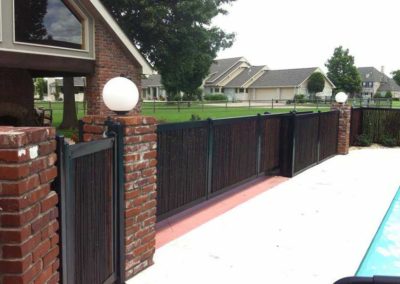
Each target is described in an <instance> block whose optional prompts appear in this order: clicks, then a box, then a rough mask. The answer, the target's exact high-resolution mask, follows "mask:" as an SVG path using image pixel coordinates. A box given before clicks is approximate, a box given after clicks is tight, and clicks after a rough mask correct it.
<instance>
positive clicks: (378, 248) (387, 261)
mask: <svg viewBox="0 0 400 284" xmlns="http://www.w3.org/2000/svg"><path fill="white" fill-rule="evenodd" d="M374 275H382V276H400V189H399V190H398V191H397V194H396V196H395V198H394V199H393V202H392V203H391V205H390V207H389V209H388V211H387V212H386V215H385V217H384V219H383V221H382V223H381V225H380V226H379V229H378V232H377V233H376V235H375V237H374V239H373V241H372V243H371V245H370V247H369V249H368V251H367V253H366V254H365V256H364V259H363V261H362V262H361V265H360V267H359V268H358V270H357V273H356V276H366V277H371V276H374Z"/></svg>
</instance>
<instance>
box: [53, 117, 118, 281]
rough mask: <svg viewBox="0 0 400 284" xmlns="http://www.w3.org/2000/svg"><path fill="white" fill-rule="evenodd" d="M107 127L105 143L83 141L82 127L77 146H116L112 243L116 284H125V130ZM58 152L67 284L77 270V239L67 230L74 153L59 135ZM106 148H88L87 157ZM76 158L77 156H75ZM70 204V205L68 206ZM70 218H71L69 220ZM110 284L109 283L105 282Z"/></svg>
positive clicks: (112, 125) (63, 270)
mask: <svg viewBox="0 0 400 284" xmlns="http://www.w3.org/2000/svg"><path fill="white" fill-rule="evenodd" d="M105 125H106V126H107V128H106V131H105V132H104V134H103V135H104V137H105V140H99V141H94V142H87V143H83V142H82V138H83V135H82V128H81V127H79V128H80V129H79V138H80V139H79V140H80V142H79V143H78V144H77V145H79V144H82V145H84V146H85V145H88V146H92V145H90V144H96V143H101V142H103V143H107V141H109V142H111V143H113V146H112V147H111V148H108V149H113V164H114V165H113V194H114V195H115V199H114V200H113V208H114V212H113V218H114V221H113V223H114V224H113V227H114V228H115V232H114V233H115V234H116V235H114V236H113V238H114V237H117V239H114V243H113V244H112V246H113V248H112V250H113V252H114V255H115V258H114V257H113V260H114V263H113V266H114V267H115V273H116V279H115V282H113V283H115V284H122V283H125V217H124V211H125V196H124V168H123V161H124V140H123V131H124V128H123V126H122V125H121V124H120V123H119V122H114V121H112V120H111V119H108V120H107V121H106V122H105ZM56 140H57V153H58V161H57V165H58V178H57V180H56V191H57V193H58V195H59V200H60V203H59V211H60V216H59V222H60V247H61V252H60V254H61V255H60V274H61V277H60V278H61V282H62V283H64V284H68V279H69V278H68V274H69V273H71V274H72V273H73V272H74V269H71V268H70V267H71V266H73V263H71V262H70V261H68V258H67V251H68V255H71V254H72V255H74V253H75V252H74V251H73V250H71V249H70V247H71V246H72V247H74V246H73V245H71V243H74V241H75V237H74V236H73V234H71V233H69V232H68V230H67V221H66V220H68V219H69V218H71V215H70V214H72V210H71V213H69V212H67V208H71V207H70V206H69V205H70V204H69V202H67V199H66V190H67V187H68V185H67V183H68V179H67V176H68V175H69V174H70V173H69V158H70V157H71V153H70V150H69V149H68V146H69V145H68V144H67V143H66V142H65V138H64V137H63V136H57V137H56ZM103 148H104V145H103V147H101V146H100V147H99V148H97V149H94V150H93V148H91V147H89V149H90V150H89V151H88V149H84V151H83V152H84V154H83V155H85V154H89V153H96V152H98V151H101V150H102V149H103ZM75 158H76V157H75ZM67 203H68V204H67ZM68 216H69V217H68ZM105 283H107V282H105Z"/></svg>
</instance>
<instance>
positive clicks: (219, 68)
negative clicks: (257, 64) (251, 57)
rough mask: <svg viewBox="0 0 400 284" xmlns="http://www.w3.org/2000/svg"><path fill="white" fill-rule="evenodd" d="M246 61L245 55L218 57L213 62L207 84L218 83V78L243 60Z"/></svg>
mask: <svg viewBox="0 0 400 284" xmlns="http://www.w3.org/2000/svg"><path fill="white" fill-rule="evenodd" d="M243 61H246V60H245V59H244V58H243V57H234V58H226V59H217V60H215V61H214V63H213V64H211V67H210V72H209V74H210V76H209V77H208V78H207V79H206V85H207V84H208V85H209V84H216V83H217V79H220V78H221V77H222V76H223V75H224V74H226V73H228V71H230V70H232V69H235V68H236V67H237V66H238V65H240V64H241V62H243Z"/></svg>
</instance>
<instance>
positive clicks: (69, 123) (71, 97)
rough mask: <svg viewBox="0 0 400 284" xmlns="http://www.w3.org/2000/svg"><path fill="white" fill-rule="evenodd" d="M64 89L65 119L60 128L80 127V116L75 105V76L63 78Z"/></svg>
mask: <svg viewBox="0 0 400 284" xmlns="http://www.w3.org/2000/svg"><path fill="white" fill-rule="evenodd" d="M63 82H64V83H63V84H64V85H63V91H64V110H63V120H62V123H61V125H60V129H72V128H77V127H78V118H77V114H76V105H75V92H74V78H73V77H64V78H63Z"/></svg>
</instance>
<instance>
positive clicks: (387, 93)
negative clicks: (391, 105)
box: [385, 91, 393, 99]
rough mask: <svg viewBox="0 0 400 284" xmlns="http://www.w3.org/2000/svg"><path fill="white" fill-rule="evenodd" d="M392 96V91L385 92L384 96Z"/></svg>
mask: <svg viewBox="0 0 400 284" xmlns="http://www.w3.org/2000/svg"><path fill="white" fill-rule="evenodd" d="M392 97H393V94H392V92H391V91H387V92H386V94H385V98H387V99H391V98H392Z"/></svg>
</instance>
